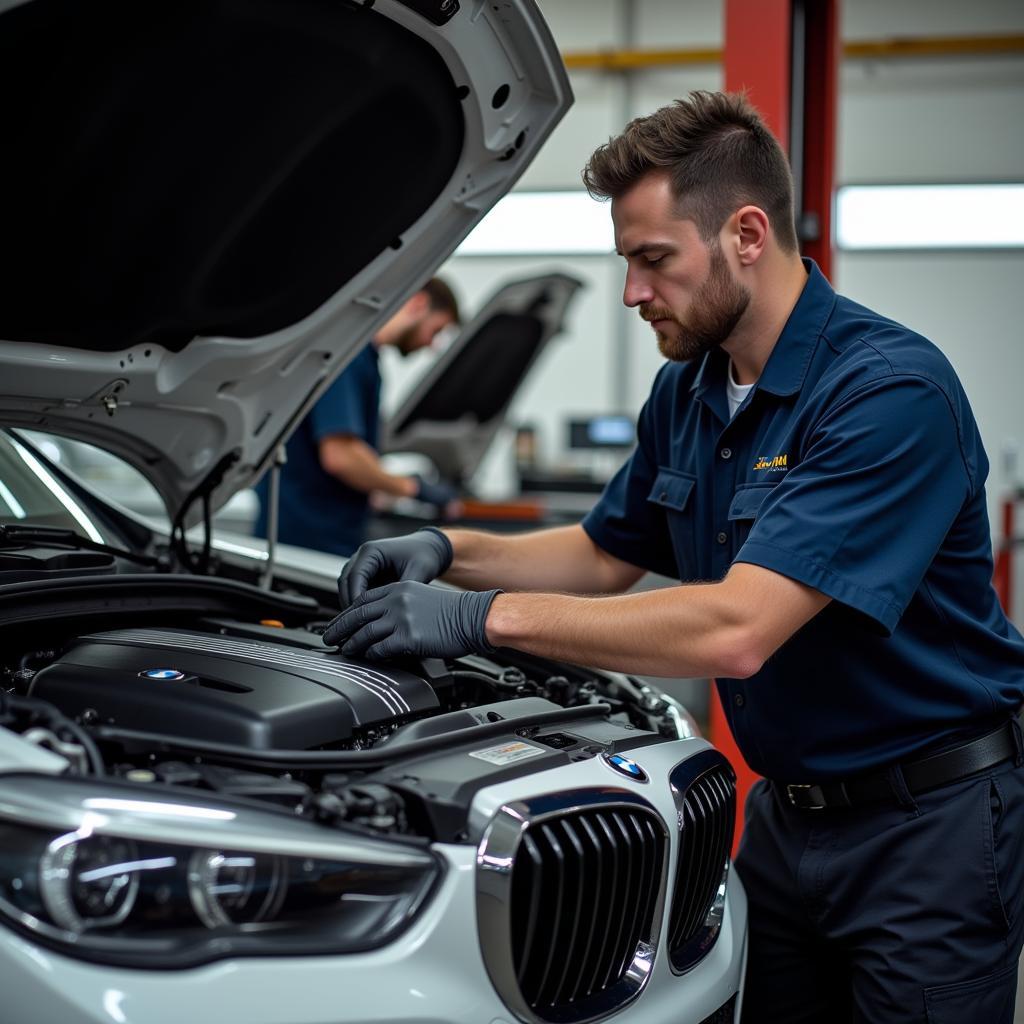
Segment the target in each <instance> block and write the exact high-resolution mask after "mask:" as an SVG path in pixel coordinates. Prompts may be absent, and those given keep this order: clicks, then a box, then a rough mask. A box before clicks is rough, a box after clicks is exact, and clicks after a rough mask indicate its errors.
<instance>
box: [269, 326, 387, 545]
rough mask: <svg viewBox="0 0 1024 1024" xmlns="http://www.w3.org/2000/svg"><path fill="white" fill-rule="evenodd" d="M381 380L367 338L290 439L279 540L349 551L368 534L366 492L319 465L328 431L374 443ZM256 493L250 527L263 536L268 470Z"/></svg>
mask: <svg viewBox="0 0 1024 1024" xmlns="http://www.w3.org/2000/svg"><path fill="white" fill-rule="evenodd" d="M380 385H381V377H380V365H379V360H378V352H377V346H376V345H374V344H372V343H371V344H369V345H367V346H366V347H365V348H364V349H363V350H362V351H361V352H360V353H359V354H358V355H357V356H356V357H355V358H354V359H353V360H352V362H351V363H349V364H348V366H346V367H345V369H344V370H342V372H341V373H340V374H339V375H338V378H337V379H336V380H335V381H334V383H333V384H332V385H331V386H330V387H329V388H328V389H327V390H326V391H325V392H324V393H323V394H322V395H321V396H320V398H319V399H318V400H317V403H316V405H314V406H313V408H312V409H311V410H310V411H309V413H308V415H307V416H306V418H305V419H304V420H303V421H302V423H301V424H300V426H299V428H298V429H297V430H296V431H295V433H294V434H292V436H291V438H289V440H288V443H287V445H286V446H285V451H286V454H287V456H288V462H287V463H286V464H285V465H284V466H283V467H282V469H281V487H280V499H279V505H278V510H279V511H278V529H277V539H278V540H279V541H281V543H282V544H297V545H299V546H300V547H304V548H313V549H315V550H317V551H327V552H330V553H332V554H336V555H351V554H352V552H353V551H355V549H356V548H357V547H359V545H360V544H362V542H363V541H364V540H365V539H366V537H365V534H366V521H367V518H368V516H369V495H367V494H366V492H364V491H357V490H355V489H353V488H351V487H349V486H348V485H347V484H344V483H342V482H341V481H340V480H339V479H338V478H337V477H334V476H331V474H330V473H328V472H326V471H325V470H324V469H323V467H322V466H321V465H320V442H321V441H322V440H323V439H324V438H325V437H330V436H331V435H332V434H348V435H352V436H354V437H358V438H361V439H362V440H364V441H365V442H366V443H367V444H368V445H370V447H371V448H376V447H377V443H378V431H379V425H380ZM256 492H257V494H258V495H259V499H260V513H259V517H258V518H257V520H256V526H255V530H254V532H255V534H256V536H258V537H266V535H267V500H268V497H269V493H270V474H269V473H267V474H265V475H264V476H263V478H262V479H261V480H260V482H259V483H258V484H257V485H256Z"/></svg>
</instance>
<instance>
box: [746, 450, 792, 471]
mask: <svg viewBox="0 0 1024 1024" xmlns="http://www.w3.org/2000/svg"><path fill="white" fill-rule="evenodd" d="M788 457H789V453H788V452H786V453H785V454H784V455H775V456H769V457H768V458H765V456H763V455H759V456H758V459H757V462H755V463H754V469H786V460H787V458H788Z"/></svg>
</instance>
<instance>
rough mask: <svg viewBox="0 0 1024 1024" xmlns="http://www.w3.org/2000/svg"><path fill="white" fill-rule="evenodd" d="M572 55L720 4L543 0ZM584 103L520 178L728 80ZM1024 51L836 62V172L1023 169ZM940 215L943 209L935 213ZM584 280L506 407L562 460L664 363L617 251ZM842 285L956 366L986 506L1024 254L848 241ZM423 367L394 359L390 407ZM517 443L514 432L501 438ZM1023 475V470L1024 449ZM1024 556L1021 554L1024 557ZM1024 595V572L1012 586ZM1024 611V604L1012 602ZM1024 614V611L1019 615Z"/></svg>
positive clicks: (639, 81)
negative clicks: (970, 412)
mask: <svg viewBox="0 0 1024 1024" xmlns="http://www.w3.org/2000/svg"><path fill="white" fill-rule="evenodd" d="M541 7H542V10H543V12H544V15H545V17H546V18H547V20H548V22H549V24H550V26H551V28H552V31H553V34H554V36H555V39H556V41H557V43H558V45H559V47H560V48H561V50H562V51H563V52H574V51H581V50H592V49H598V48H611V47H627V46H629V47H647V48H672V47H719V46H721V45H722V5H721V3H720V2H719V0H632V2H630V0H541ZM1022 32H1024V4H1020V3H1015V2H1012V0H977V2H975V3H971V4H969V5H967V4H963V3H962V0H903V2H901V3H899V4H894V3H891V0H846V2H845V4H843V12H842V34H843V38H844V40H849V41H853V40H865V39H881V38H886V37H891V36H934V35H978V34H986V33H1022ZM572 85H573V89H574V92H575V95H576V103H575V105H574V106H573V108H572V109H571V110H570V112H569V114H568V116H567V117H566V119H565V121H564V122H563V123H562V124H561V125H560V126H559V128H558V129H556V132H555V133H554V135H553V136H552V138H551V139H550V140H549V142H548V143H547V145H546V147H545V149H544V151H543V152H542V153H541V154H540V156H539V158H538V159H537V160H536V162H535V163H534V164H533V166H532V167H531V168H530V169H529V170H528V171H527V173H526V175H525V176H524V178H523V180H522V182H521V185H520V186H519V187H520V188H527V189H542V188H545V189H547V188H573V189H575V188H579V187H580V178H579V172H580V169H581V168H582V167H583V165H584V164H585V162H586V160H587V158H588V157H589V155H590V153H591V152H592V150H593V149H594V148H595V146H597V145H598V144H600V143H601V142H603V141H604V140H605V139H607V137H608V136H609V135H611V134H613V133H615V132H617V131H618V130H619V129H620V128H621V127H622V125H623V124H624V123H625V121H626V120H627V119H628V117H630V116H634V115H636V114H641V113H648V112H650V111H651V110H653V109H655V108H656V107H658V106H661V105H663V104H664V103H666V102H668V101H670V100H671V99H672V98H674V97H676V96H680V95H683V94H685V93H686V92H688V91H690V90H691V89H696V88H709V89H716V88H720V87H721V85H722V74H721V69H720V67H718V66H716V65H704V66H690V67H686V68H684V69H678V70H677V69H668V70H666V69H662V70H653V71H644V72H632V73H618V74H609V73H600V72H589V71H588V72H575V73H573V74H572ZM1022 119H1024V57H1021V56H1001V57H994V56H993V57H964V58H957V59H947V58H942V59H936V58H929V59H906V60H888V59H887V60H871V61H869V60H859V61H850V60H847V61H844V63H843V66H842V71H841V84H840V109H839V139H838V167H837V183H838V184H847V183H849V184H853V183H868V182H871V183H875V182H947V181H948V182H965V181H1021V180H1024V132H1022V131H1021V130H1020V125H1021V123H1022ZM937 215H938V216H941V211H937ZM551 266H552V261H551V259H550V258H548V259H544V260H540V261H535V260H531V259H529V258H525V257H517V258H515V259H504V258H499V257H455V258H453V259H452V260H451V261H450V262H449V263H448V264H447V265H446V267H445V268H443V271H442V272H443V273H445V274H447V275H448V276H449V278H450V279H451V280H452V281H453V283H454V284H455V286H456V288H457V289H458V291H459V293H460V295H461V296H462V298H463V299H464V301H465V302H466V303H467V305H468V306H469V307H470V308H472V307H473V306H475V304H476V303H477V302H479V301H480V300H481V299H482V298H483V297H484V296H485V295H486V294H488V293H489V292H490V291H491V290H492V288H493V287H494V285H495V284H496V283H497V282H499V281H500V280H502V279H504V278H507V277H513V276H522V275H524V274H527V273H534V272H536V271H538V270H540V269H548V268H550V267H551ZM564 269H565V270H567V271H568V272H570V273H575V274H577V275H578V276H580V277H582V278H584V279H585V280H586V282H587V284H588V288H587V290H586V291H585V292H584V293H583V294H582V296H580V297H579V298H578V299H577V303H576V306H575V308H574V311H573V314H572V318H571V325H570V330H569V333H568V335H567V336H564V337H562V338H560V339H557V340H556V341H555V342H554V343H553V344H552V347H551V349H550V350H549V352H548V353H547V355H546V357H545V358H544V360H543V361H542V363H541V364H539V365H538V367H537V369H536V371H535V373H534V375H533V377H532V379H531V380H530V381H529V382H528V383H527V385H526V386H525V387H524V388H523V391H522V393H521V394H520V396H519V397H518V399H517V401H516V403H515V407H514V409H513V416H512V419H513V421H515V420H521V421H529V422H532V423H535V424H537V426H538V429H539V430H540V432H541V444H542V449H543V451H544V453H545V455H546V456H547V457H548V458H549V459H551V460H552V461H557V460H558V459H559V458H561V457H564V455H565V446H564V437H563V435H564V425H563V424H564V420H565V419H566V418H567V416H568V415H570V414H572V413H576V412H589V411H601V410H618V409H620V408H624V409H625V410H626V411H629V412H634V413H635V412H636V411H637V410H638V409H639V406H640V404H641V403H642V401H643V399H644V397H645V396H646V393H647V389H648V387H649V384H650V381H651V379H652V377H653V375H654V373H655V371H656V370H657V367H658V365H659V363H660V357H659V356H658V354H657V350H656V347H655V343H654V340H653V337H652V336H651V333H650V331H649V329H647V327H646V325H644V324H642V323H640V322H639V319H638V318H637V317H636V314H635V313H633V312H623V311H622V308H621V306H620V303H619V295H620V288H621V281H622V269H621V266H620V264H619V261H618V260H617V259H616V258H615V257H587V258H583V259H573V260H572V261H571V263H569V264H567V265H565V266H564ZM834 276H835V284H836V286H837V287H838V288H839V289H840V290H841V291H843V292H845V293H846V294H849V295H850V296H852V297H854V298H856V299H857V300H858V301H861V302H863V303H865V304H867V305H868V306H873V307H875V308H877V309H879V310H880V311H881V312H883V313H885V314H887V315H889V316H893V317H895V318H897V319H900V320H904V321H905V322H907V323H908V324H909V325H911V326H912V327H914V328H915V329H917V330H920V331H921V332H922V333H924V334H926V335H928V336H929V337H931V338H932V340H934V341H935V342H936V344H938V345H939V346H940V348H942V349H943V351H944V352H945V353H946V354H947V356H948V357H949V358H950V360H951V361H952V362H953V364H954V366H955V367H956V368H957V370H958V372H959V373H960V375H961V377H962V379H963V381H964V384H965V386H966V388H967V392H968V394H969V396H970V398H971V401H972V403H973V405H974V409H975V413H976V415H977V417H978V421H979V423H980V426H981V430H982V435H983V437H984V438H985V442H986V445H987V448H988V451H989V457H990V460H991V462H992V473H991V477H990V484H989V503H990V508H991V511H992V515H993V522H994V523H995V522H996V519H995V517H996V513H997V510H998V499H999V497H1000V496H1001V495H1002V494H1003V493H1004V491H1005V489H1006V488H1007V486H1008V485H1009V483H1010V478H1009V471H1008V469H1007V468H1006V466H1005V464H1004V460H1003V457H1002V455H1001V453H1002V451H1003V449H1004V448H1006V449H1009V448H1011V447H1013V446H1014V445H1016V446H1019V447H1020V448H1021V449H1024V413H1022V412H1021V402H1020V399H1019V398H1018V396H1017V395H1016V394H1015V392H1016V391H1017V388H1018V383H1017V382H1019V381H1021V380H1022V379H1024V344H1022V342H1024V337H1022V333H1024V332H1022V327H1021V323H1022V318H1021V314H1020V311H1019V307H1020V300H1019V292H1020V286H1021V282H1022V281H1024V251H1018V252H1015V253H996V252H985V253H965V252H953V253H941V254H940V253H931V254H923V253H907V254H892V253H888V254H876V253H844V254H840V255H839V257H838V259H837V262H836V266H835V275H834ZM414 370H415V366H413V365H410V366H404V365H403V366H401V367H397V366H396V367H394V372H393V374H392V380H391V381H389V387H388V390H387V392H386V401H393V400H394V399H395V398H396V397H397V396H398V395H399V394H400V393H401V391H402V390H403V388H404V386H405V384H406V381H407V380H408V377H409V376H411V375H412V374H413V371H414ZM510 443H511V442H510V441H508V442H507V444H510ZM507 454H508V453H507V451H506V452H501V451H500V450H496V451H495V452H494V453H493V457H492V458H491V460H490V462H489V464H488V466H486V467H485V468H484V471H483V473H482V477H481V480H482V481H484V482H485V484H486V488H485V489H486V490H487V491H488V492H490V493H495V492H500V491H501V490H502V489H503V488H504V489H505V490H506V491H508V490H509V489H510V488H511V487H512V481H511V478H510V477H509V475H508V472H507V467H508V466H509V464H510V460H509V459H508V457H507ZM1019 472H1020V475H1021V476H1022V477H1024V451H1022V454H1021V469H1020V471H1019ZM1018 561H1019V562H1024V556H1022V557H1021V558H1019V559H1018ZM1017 589H1018V593H1021V591H1022V590H1024V572H1022V574H1021V581H1020V584H1019V585H1018V588H1017ZM1018 605H1019V606H1024V600H1022V601H1019V602H1018ZM1015 618H1016V620H1017V621H1018V623H1019V622H1021V621H1022V619H1024V607H1019V608H1018V609H1017V610H1016V614H1015Z"/></svg>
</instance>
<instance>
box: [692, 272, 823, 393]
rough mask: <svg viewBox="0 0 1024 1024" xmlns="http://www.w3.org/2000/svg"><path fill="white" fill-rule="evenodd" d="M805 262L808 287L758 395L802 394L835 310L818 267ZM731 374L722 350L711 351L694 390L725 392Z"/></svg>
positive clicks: (760, 381) (762, 378)
mask: <svg viewBox="0 0 1024 1024" xmlns="http://www.w3.org/2000/svg"><path fill="white" fill-rule="evenodd" d="M802 262H803V265H804V267H805V268H806V270H807V283H806V284H805V285H804V288H803V291H802V292H801V293H800V298H799V299H797V302H796V305H795V306H794V307H793V312H792V313H790V314H789V319H788V320H787V321H786V326H785V327H783V328H782V333H781V334H780V335H779V340H778V341H777V342H776V343H775V347H774V348H773V349H772V352H771V355H770V356H769V357H768V362H767V363H766V364H765V368H764V370H763V371H762V373H761V376H760V378H758V381H757V387H756V388H755V390H757V391H770V392H771V393H772V394H773V395H793V394H796V392H798V391H799V390H800V388H801V387H802V385H803V382H804V377H805V376H806V374H807V367H808V366H809V365H810V362H811V356H812V355H813V354H814V349H815V347H816V345H817V342H818V339H819V338H820V337H821V334H822V331H824V329H825V324H827V323H828V320H829V317H830V316H831V315H832V310H833V309H834V308H835V304H836V293H835V292H834V291H833V290H832V286H831V285H830V284H829V283H828V281H827V280H826V279H825V275H824V274H822V272H821V271H820V270H819V269H818V265H817V264H816V263H815V262H814V260H810V259H804V260H802ZM728 371H729V357H728V356H727V355H726V353H725V352H724V351H723V350H722V349H721V348H715V349H712V350H711V351H710V352H708V353H707V355H705V356H704V361H703V363H701V367H700V369H699V370H698V371H697V376H696V377H695V378H694V381H693V384H692V385H691V390H692V391H695V392H697V394H698V395H700V394H703V393H704V392H705V391H707V390H708V389H709V388H713V387H715V386H716V385H718V386H719V387H722V388H724V386H725V378H726V374H727V373H728Z"/></svg>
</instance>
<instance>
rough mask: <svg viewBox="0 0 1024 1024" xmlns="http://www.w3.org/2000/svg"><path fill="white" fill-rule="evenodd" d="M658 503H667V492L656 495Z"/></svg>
mask: <svg viewBox="0 0 1024 1024" xmlns="http://www.w3.org/2000/svg"><path fill="white" fill-rule="evenodd" d="M658 501H668V491H662V492H661V494H659V495H658Z"/></svg>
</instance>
